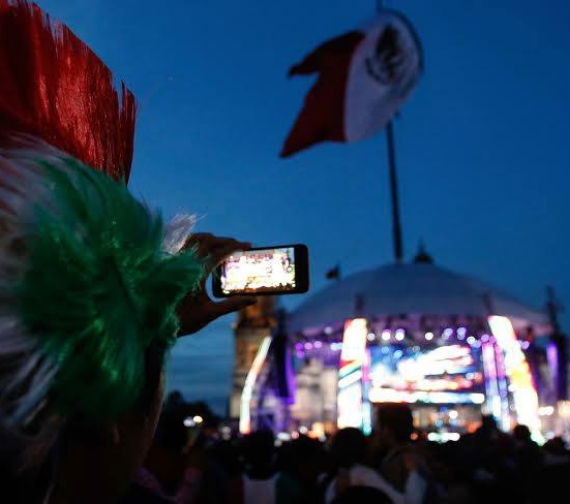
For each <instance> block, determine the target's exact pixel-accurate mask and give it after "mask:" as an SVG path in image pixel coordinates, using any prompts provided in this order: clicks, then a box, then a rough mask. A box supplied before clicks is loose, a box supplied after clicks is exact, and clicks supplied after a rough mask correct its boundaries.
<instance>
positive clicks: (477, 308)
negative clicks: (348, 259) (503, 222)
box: [287, 263, 548, 334]
mask: <svg viewBox="0 0 570 504" xmlns="http://www.w3.org/2000/svg"><path fill="white" fill-rule="evenodd" d="M357 299H359V304H360V305H361V306H360V309H359V313H358V315H359V316H362V317H366V318H369V319H372V318H375V317H382V316H398V315H400V314H407V315H442V316H468V317H487V316H489V315H503V316H507V317H509V318H511V320H512V321H513V324H514V325H515V327H519V328H523V327H526V326H528V325H532V326H534V328H535V330H536V331H537V333H538V334H541V333H544V332H545V331H547V330H548V320H547V317H546V315H545V313H543V312H542V311H539V310H535V309H533V308H531V307H528V306H526V305H525V304H523V303H521V302H519V301H518V300H516V299H515V298H513V297H512V296H510V295H509V294H506V293H504V292H502V291H501V290H500V289H497V288H495V287H492V286H490V285H487V284H485V283H483V282H480V281H479V280H477V279H475V278H472V277H469V276H464V275H459V274H457V273H454V272H452V271H449V270H447V269H444V268H440V267H439V266H435V265H434V264H429V263H413V264H391V265H386V266H381V267H379V268H375V269H370V270H366V271H362V272H359V273H355V274H353V275H350V276H348V277H347V278H345V279H343V280H341V281H338V282H335V283H334V284H331V285H330V286H329V287H326V288H325V289H323V290H321V291H319V292H317V293H316V294H314V295H313V296H311V297H310V298H309V299H308V300H307V301H305V302H304V303H303V304H301V305H300V306H299V307H298V308H297V309H296V310H295V311H293V312H292V313H291V314H290V316H289V319H288V323H287V327H288V330H289V331H290V332H291V333H298V332H302V331H307V330H309V331H312V330H317V329H322V328H323V327H326V326H329V325H330V326H332V325H336V324H338V323H340V322H343V321H344V320H346V319H347V318H353V317H354V316H355V301H356V300H357Z"/></svg>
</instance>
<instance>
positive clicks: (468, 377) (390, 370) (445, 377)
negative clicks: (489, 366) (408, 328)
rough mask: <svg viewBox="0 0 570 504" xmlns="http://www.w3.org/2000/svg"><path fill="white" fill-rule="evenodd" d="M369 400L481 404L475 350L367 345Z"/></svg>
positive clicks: (480, 379)
mask: <svg viewBox="0 0 570 504" xmlns="http://www.w3.org/2000/svg"><path fill="white" fill-rule="evenodd" d="M370 358H371V364H370V387H369V397H368V398H369V400H370V401H371V402H374V403H381V402H404V403H410V404H413V403H422V404H482V403H483V402H484V400H485V396H484V380H483V373H482V371H481V366H480V356H479V350H478V349H474V348H471V347H469V346H468V345H459V344H457V345H447V346H441V347H434V348H420V347H418V346H412V347H406V346H398V345H385V346H384V345H383V346H378V347H372V348H371V349H370Z"/></svg>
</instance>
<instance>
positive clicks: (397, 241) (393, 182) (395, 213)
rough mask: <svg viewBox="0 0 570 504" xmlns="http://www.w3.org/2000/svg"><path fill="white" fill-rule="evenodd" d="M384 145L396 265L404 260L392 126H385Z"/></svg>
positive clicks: (389, 123)
mask: <svg viewBox="0 0 570 504" xmlns="http://www.w3.org/2000/svg"><path fill="white" fill-rule="evenodd" d="M386 144H387V146H388V165H389V169H390V193H391V196H392V231H393V236H394V260H395V261H396V263H397V264H399V263H401V262H402V261H403V259H404V247H403V245H402V226H401V224H400V205H399V201H398V177H397V174H396V153H395V149H394V125H393V124H392V121H391V120H390V122H388V125H387V126H386Z"/></svg>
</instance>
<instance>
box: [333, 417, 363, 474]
mask: <svg viewBox="0 0 570 504" xmlns="http://www.w3.org/2000/svg"><path fill="white" fill-rule="evenodd" d="M367 449H368V446H367V442H366V437H365V436H364V434H363V433H362V432H361V431H360V430H359V429H356V428H354V427H348V428H346V429H341V430H339V431H338V432H337V433H336V434H335V435H334V437H333V440H332V444H331V450H332V454H333V457H334V458H335V461H336V463H337V465H338V466H339V467H347V468H348V467H351V466H353V465H354V464H358V463H362V462H364V461H365V459H366V454H367Z"/></svg>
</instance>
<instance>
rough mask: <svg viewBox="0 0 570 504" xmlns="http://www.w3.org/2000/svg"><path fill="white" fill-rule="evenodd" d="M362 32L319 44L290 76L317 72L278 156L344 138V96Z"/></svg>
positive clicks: (292, 70)
mask: <svg viewBox="0 0 570 504" xmlns="http://www.w3.org/2000/svg"><path fill="white" fill-rule="evenodd" d="M363 38H364V34H363V33H361V32H358V31H352V32H349V33H346V34H344V35H341V36H340V37H336V38H334V39H332V40H330V41H328V42H325V43H324V44H322V45H321V46H319V47H318V48H317V49H315V51H313V52H312V53H311V54H309V55H308V56H307V57H306V58H305V59H304V60H303V61H302V62H301V63H300V64H298V65H296V66H294V67H293V68H292V69H291V70H290V72H289V75H295V74H310V73H314V72H319V77H318V79H317V82H316V83H315V85H314V86H313V87H312V88H311V90H310V91H309V93H308V94H307V96H306V98H305V103H304V106H303V109H302V110H301V112H300V114H299V116H298V117H297V120H296V121H295V124H294V125H293V128H292V129H291V131H290V133H289V135H288V136H287V139H286V140H285V144H284V145H283V150H282V151H281V157H287V156H290V155H291V154H294V153H295V152H298V151H300V150H302V149H305V148H307V147H310V146H311V145H313V144H316V143H318V142H323V141H327V140H328V141H337V142H342V141H344V139H345V138H344V99H345V90H346V81H347V78H348V71H349V67H350V61H351V59H352V55H353V53H354V50H355V49H356V47H357V46H358V44H359V43H360V42H361V41H362V40H363Z"/></svg>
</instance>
